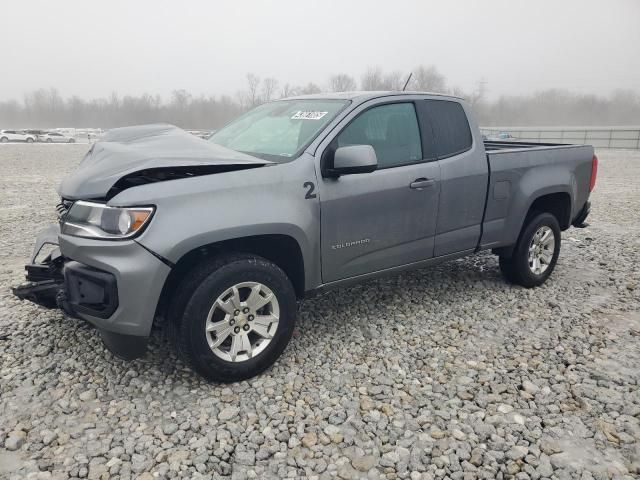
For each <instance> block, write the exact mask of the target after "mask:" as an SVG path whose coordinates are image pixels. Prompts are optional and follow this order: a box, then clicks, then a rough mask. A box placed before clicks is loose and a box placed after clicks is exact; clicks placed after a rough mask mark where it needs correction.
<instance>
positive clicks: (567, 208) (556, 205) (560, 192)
mask: <svg viewBox="0 0 640 480" xmlns="http://www.w3.org/2000/svg"><path fill="white" fill-rule="evenodd" d="M571 207H572V198H571V194H570V193H569V191H568V190H566V189H563V188H556V189H553V188H547V189H544V190H541V191H539V192H537V193H536V194H534V195H532V197H531V199H530V201H529V202H528V205H527V207H526V210H524V212H523V215H522V216H521V217H520V221H519V224H518V228H517V230H516V235H515V237H513V241H512V242H510V244H509V245H506V246H503V247H498V248H493V249H492V250H493V252H494V253H496V254H497V255H499V256H501V257H506V258H509V257H511V255H512V253H513V249H514V248H515V245H516V244H517V243H518V240H519V239H520V236H521V235H522V231H523V230H524V229H525V228H526V226H527V224H528V222H529V220H530V219H531V217H532V216H533V215H535V214H536V213H543V212H547V213H550V214H552V215H553V216H554V217H556V219H557V220H558V224H559V225H560V230H561V231H564V230H567V229H568V228H569V227H570V226H571V211H572V210H571Z"/></svg>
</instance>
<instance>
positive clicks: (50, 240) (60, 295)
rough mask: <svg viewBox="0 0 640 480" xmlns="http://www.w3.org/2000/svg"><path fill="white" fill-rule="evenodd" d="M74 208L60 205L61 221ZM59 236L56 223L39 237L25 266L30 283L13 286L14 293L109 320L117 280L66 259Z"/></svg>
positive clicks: (72, 312)
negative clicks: (61, 250)
mask: <svg viewBox="0 0 640 480" xmlns="http://www.w3.org/2000/svg"><path fill="white" fill-rule="evenodd" d="M70 205H71V202H63V203H61V204H60V205H58V207H57V210H58V216H59V218H60V219H61V220H62V219H63V218H64V215H65V214H66V212H67V211H68V209H69V207H70ZM59 233H60V227H59V225H57V224H54V225H50V226H49V227H48V228H47V229H45V230H44V231H42V232H41V233H40V234H39V235H38V237H37V239H36V245H35V248H34V250H33V254H32V256H31V260H30V262H29V263H28V264H27V265H25V267H24V268H25V270H26V282H25V283H22V284H20V285H18V286H16V287H13V288H12V291H13V294H14V295H15V296H16V297H18V298H19V299H20V300H28V301H30V302H33V303H35V304H37V305H41V306H43V307H45V308H60V309H61V310H63V311H64V312H65V313H66V314H67V315H68V316H70V317H73V318H80V317H81V316H82V314H86V315H91V316H92V317H96V318H107V317H109V316H110V315H111V314H112V313H113V312H114V311H115V310H116V308H117V307H118V291H117V286H116V279H115V277H114V276H113V275H112V274H110V273H108V272H104V271H101V270H98V269H96V268H92V267H90V266H87V265H83V264H81V263H79V262H75V261H72V260H70V259H68V258H65V257H64V256H63V255H62V253H61V252H60V247H59V246H58V235H59Z"/></svg>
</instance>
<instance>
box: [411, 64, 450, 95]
mask: <svg viewBox="0 0 640 480" xmlns="http://www.w3.org/2000/svg"><path fill="white" fill-rule="evenodd" d="M409 85H411V86H412V88H415V89H416V90H421V91H425V92H443V93H444V92H446V90H447V85H446V82H445V78H444V75H442V74H441V73H440V72H438V69H437V68H436V67H435V66H433V65H431V66H429V67H425V66H423V65H421V66H419V67H418V68H416V69H415V70H414V71H413V76H412V77H411V82H410V83H409Z"/></svg>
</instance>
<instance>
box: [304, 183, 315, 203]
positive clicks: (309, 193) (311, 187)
mask: <svg viewBox="0 0 640 480" xmlns="http://www.w3.org/2000/svg"><path fill="white" fill-rule="evenodd" d="M302 188H308V189H309V190H307V193H306V194H305V196H304V198H305V200H310V199H312V198H316V197H317V195H316V194H315V193H313V191H314V190H315V188H316V186H315V185H314V183H313V182H304V183H303V184H302Z"/></svg>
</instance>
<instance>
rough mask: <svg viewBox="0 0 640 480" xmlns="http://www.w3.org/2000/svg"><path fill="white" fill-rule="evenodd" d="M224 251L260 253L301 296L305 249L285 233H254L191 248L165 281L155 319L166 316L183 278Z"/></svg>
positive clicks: (303, 286) (303, 280)
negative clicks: (284, 274) (203, 262)
mask: <svg viewBox="0 0 640 480" xmlns="http://www.w3.org/2000/svg"><path fill="white" fill-rule="evenodd" d="M225 253H245V254H246V253H249V254H254V255H258V256H260V257H263V258H265V259H267V260H270V261H272V262H273V263H275V264H276V265H278V266H279V267H280V268H281V269H282V270H283V271H284V272H285V273H286V275H287V276H288V277H289V279H290V280H291V283H292V285H293V288H294V290H295V292H296V296H297V297H298V298H302V297H303V295H304V292H305V267H304V257H303V255H302V249H301V248H300V245H299V243H298V242H297V241H296V239H295V238H293V237H291V236H289V235H282V234H265V235H253V236H247V237H240V238H233V239H228V240H221V241H218V242H213V243H209V244H205V245H201V246H199V247H196V248H193V249H192V250H190V251H188V252H187V253H185V254H184V255H182V257H180V259H179V260H178V261H177V262H176V263H175V265H174V266H173V268H172V269H171V273H170V274H169V275H168V277H167V279H166V280H165V283H164V286H163V287H162V291H161V294H160V298H159V300H158V306H157V308H156V318H164V317H165V316H166V312H167V309H168V307H169V305H170V303H171V297H172V292H175V289H176V288H177V287H178V285H179V283H180V281H181V280H182V279H183V278H184V277H185V275H187V274H188V273H189V271H191V270H192V269H193V268H194V267H195V266H197V265H198V264H200V263H201V262H202V261H203V260H205V259H209V258H211V257H214V256H217V255H222V254H225Z"/></svg>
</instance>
